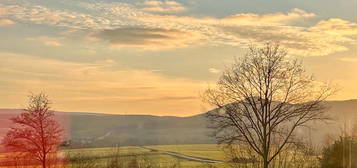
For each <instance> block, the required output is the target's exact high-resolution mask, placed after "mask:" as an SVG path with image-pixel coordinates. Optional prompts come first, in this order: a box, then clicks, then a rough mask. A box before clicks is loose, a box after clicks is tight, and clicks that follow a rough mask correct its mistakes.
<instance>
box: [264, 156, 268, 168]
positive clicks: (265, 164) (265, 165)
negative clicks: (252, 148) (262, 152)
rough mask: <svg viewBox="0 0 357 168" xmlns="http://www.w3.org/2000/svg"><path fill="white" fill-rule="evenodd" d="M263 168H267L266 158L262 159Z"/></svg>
mask: <svg viewBox="0 0 357 168" xmlns="http://www.w3.org/2000/svg"><path fill="white" fill-rule="evenodd" d="M263 168H269V162H268V157H264V158H263Z"/></svg>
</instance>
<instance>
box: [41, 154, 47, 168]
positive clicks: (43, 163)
mask: <svg viewBox="0 0 357 168" xmlns="http://www.w3.org/2000/svg"><path fill="white" fill-rule="evenodd" d="M42 168H46V156H44V158H43V161H42Z"/></svg>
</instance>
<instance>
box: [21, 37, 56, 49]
mask: <svg viewBox="0 0 357 168" xmlns="http://www.w3.org/2000/svg"><path fill="white" fill-rule="evenodd" d="M61 39H62V38H61V37H47V36H39V37H29V38H27V40H32V41H38V42H41V43H43V44H44V45H46V46H51V47H59V46H62V45H63V44H62V43H61V42H60V41H61Z"/></svg>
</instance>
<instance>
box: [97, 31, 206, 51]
mask: <svg viewBox="0 0 357 168" xmlns="http://www.w3.org/2000/svg"><path fill="white" fill-rule="evenodd" d="M94 38H98V39H101V40H105V41H108V42H109V43H110V44H111V45H112V46H113V47H140V48H144V49H148V50H155V49H165V48H177V47H185V46H187V45H188V44H190V43H192V42H193V41H197V40H198V39H199V37H198V35H195V34H193V33H187V32H182V31H179V30H167V29H160V28H155V29H152V28H117V29H109V30H103V31H100V32H98V33H96V34H95V37H94Z"/></svg>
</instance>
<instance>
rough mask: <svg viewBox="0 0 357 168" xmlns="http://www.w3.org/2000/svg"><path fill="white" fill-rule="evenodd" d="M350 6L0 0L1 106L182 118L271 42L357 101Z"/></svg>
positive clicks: (356, 18)
mask: <svg viewBox="0 0 357 168" xmlns="http://www.w3.org/2000/svg"><path fill="white" fill-rule="evenodd" d="M356 6H357V1H356V0H313V1H311V0H310V1H308V0H306V1H304V2H303V1H301V0H269V1H267V0H219V1H218V0H176V1H173V0H166V1H163V0H161V1H159V0H0V38H1V40H0V60H1V61H0V76H1V78H0V89H1V90H0V97H2V98H1V99H0V100H1V101H0V107H1V108H21V107H23V106H24V104H26V95H28V94H29V92H35V93H36V92H40V91H44V92H46V93H47V94H49V96H50V98H51V99H52V101H53V103H54V104H53V108H55V109H56V110H61V111H83V112H103V113H118V114H152V115H179V116H187V115H193V114H198V113H201V112H204V111H206V110H208V109H209V107H208V106H207V105H205V104H204V103H202V102H201V100H200V98H199V94H200V92H202V91H203V90H204V89H205V88H207V86H208V85H210V84H213V83H214V82H215V81H216V80H217V79H218V77H219V74H220V73H221V71H222V69H223V68H224V67H225V66H226V65H229V64H230V62H231V61H232V59H233V58H234V57H239V56H241V55H242V54H244V53H245V52H246V47H247V45H249V44H252V43H253V44H259V43H262V42H264V41H267V40H270V41H279V42H280V43H281V44H282V45H283V46H284V47H285V48H287V49H288V50H289V55H290V56H292V57H296V58H300V59H302V60H303V62H304V65H305V67H306V69H307V70H308V72H309V73H313V74H314V75H315V77H316V78H317V79H319V80H324V81H333V82H334V83H338V84H339V87H340V88H341V91H340V92H339V94H338V95H336V96H334V97H333V98H332V99H339V100H343V99H353V98H357V78H356V77H355V76H356V74H357V45H356V44H357V15H356V13H355V7H356Z"/></svg>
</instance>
